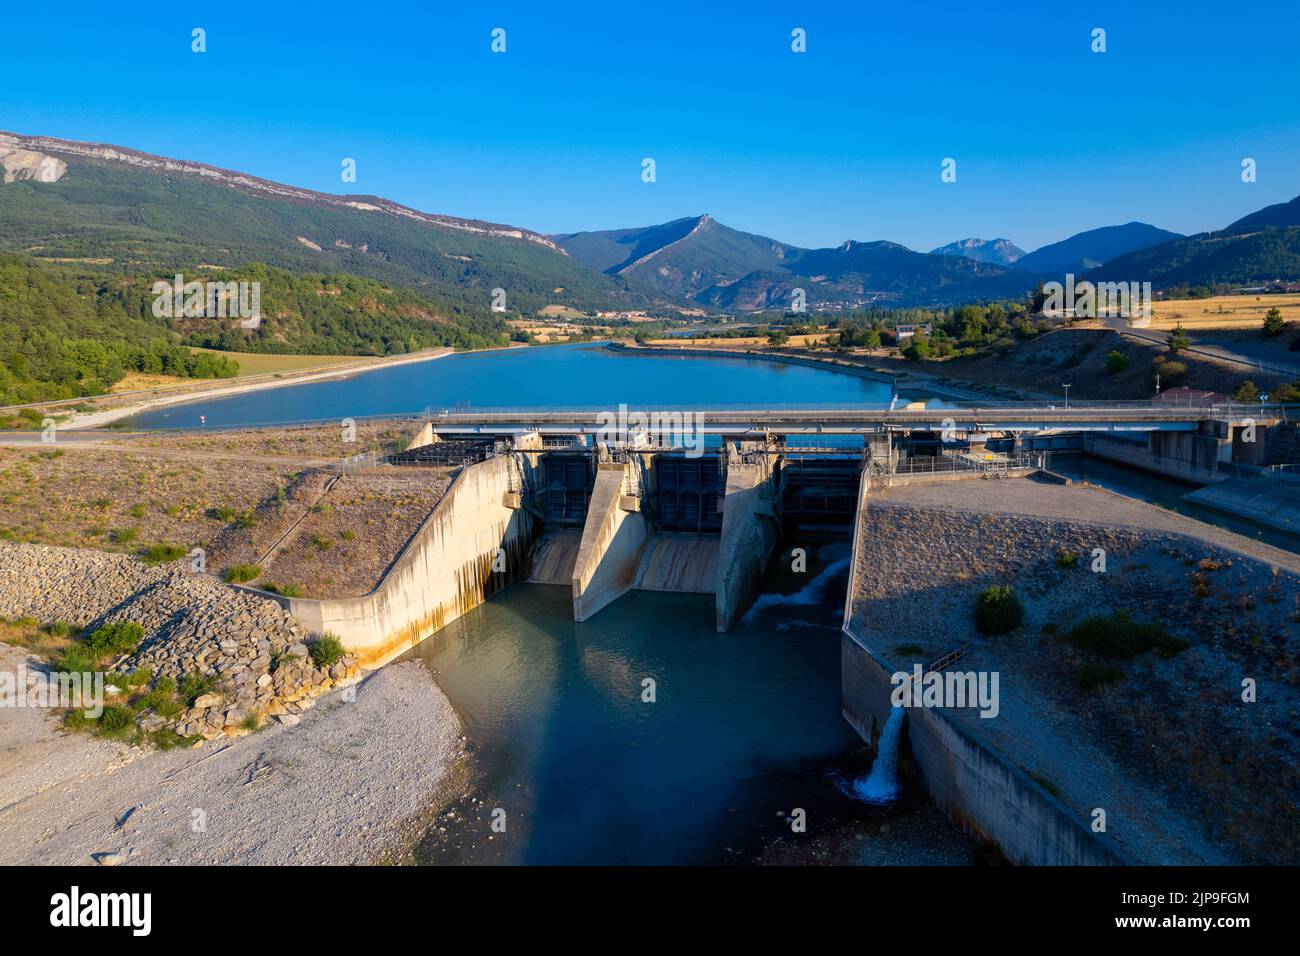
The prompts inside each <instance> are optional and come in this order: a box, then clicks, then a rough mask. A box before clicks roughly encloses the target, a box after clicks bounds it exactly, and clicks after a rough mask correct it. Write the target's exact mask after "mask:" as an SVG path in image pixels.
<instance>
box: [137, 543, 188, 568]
mask: <svg viewBox="0 0 1300 956" xmlns="http://www.w3.org/2000/svg"><path fill="white" fill-rule="evenodd" d="M183 557H185V549H184V548H182V547H181V546H180V545H179V544H151V545H149V547H147V548H145V549H144V550H143V551H141V552H140V560H141V561H143V562H144V563H145V564H165V563H166V562H168V561H179V560H180V559H181V558H183Z"/></svg>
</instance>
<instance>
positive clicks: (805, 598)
mask: <svg viewBox="0 0 1300 956" xmlns="http://www.w3.org/2000/svg"><path fill="white" fill-rule="evenodd" d="M848 570H849V559H848V558H841V559H840V560H839V561H834V562H832V563H831V564H828V565H827V566H826V568H825V570H823V571H822V572H821V573H820V574H818V575H817V576H816V577H815V578H813V579H812V580H811V581H809V582H808V583H807V584H806V585H805V586H804V587H802V588H800V589H799V590H798V591H795V592H794V593H793V594H763V595H760V596H759V598H758V600H756V601H755V602H754V603H753V605H752V606H751V607H750V609H749V610H748V611H746V612H745V616H744V618H743V620H744V621H745V622H746V623H752V622H753V621H755V620H756V619H757V618H758V616H759V615H760V614H762V613H763V611H765V610H767V609H768V608H773V607H812V606H816V605H820V604H827V603H828V597H829V592H830V590H831V585H832V584H834V583H835V582H836V579H837V578H841V577H843V576H844V575H845V574H847V573H848ZM834 609H835V608H834V607H832V610H834ZM786 624H787V626H799V625H804V626H808V625H810V624H811V622H806V621H792V622H786ZM778 627H780V625H778ZM783 629H784V628H783Z"/></svg>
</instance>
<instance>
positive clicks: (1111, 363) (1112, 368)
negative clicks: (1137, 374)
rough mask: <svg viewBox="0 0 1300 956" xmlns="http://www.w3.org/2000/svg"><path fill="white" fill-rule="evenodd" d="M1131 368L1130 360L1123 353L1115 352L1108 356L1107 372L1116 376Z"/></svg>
mask: <svg viewBox="0 0 1300 956" xmlns="http://www.w3.org/2000/svg"><path fill="white" fill-rule="evenodd" d="M1128 366H1129V358H1128V356H1127V355H1125V354H1124V353H1123V352H1119V351H1114V352H1111V353H1110V354H1109V355H1107V356H1106V371H1107V372H1109V373H1110V374H1111V375H1116V374H1118V373H1119V372H1122V371H1124V370H1125V369H1126V368H1128Z"/></svg>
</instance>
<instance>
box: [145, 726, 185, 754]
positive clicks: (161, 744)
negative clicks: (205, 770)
mask: <svg viewBox="0 0 1300 956" xmlns="http://www.w3.org/2000/svg"><path fill="white" fill-rule="evenodd" d="M149 742H150V743H151V744H153V745H154V746H155V747H157V748H158V749H159V750H171V749H172V748H173V747H179V746H180V745H181V744H182V743H183V741H182V740H181V738H180V737H178V736H177V735H176V731H174V730H172V729H171V728H170V727H159V728H158V729H157V730H155V731H153V732H152V733H150V734H149Z"/></svg>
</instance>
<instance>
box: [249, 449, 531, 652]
mask: <svg viewBox="0 0 1300 956" xmlns="http://www.w3.org/2000/svg"><path fill="white" fill-rule="evenodd" d="M523 467H526V464H525V462H524V460H523V457H522V456H510V455H503V456H501V457H499V458H493V459H490V460H488V461H485V462H480V463H479V464H476V465H470V466H468V467H466V468H464V469H463V470H462V471H461V472H460V474H459V475H457V477H456V479H455V481H453V482H452V484H451V487H450V488H449V489H448V491H447V494H446V495H445V496H444V497H443V499H442V500H441V501H440V502H438V505H437V507H435V508H434V510H433V512H432V514H430V515H429V517H428V518H427V519H426V520H425V522H424V524H423V525H422V526H421V527H420V530H419V531H417V532H416V533H415V535H414V537H412V539H411V540H410V542H408V543H407V545H406V547H405V548H404V549H403V551H402V553H401V554H400V555H399V556H398V558H397V560H396V562H394V564H393V567H392V568H391V569H390V570H389V571H388V573H387V574H386V575H384V578H383V580H382V581H380V582H379V584H378V586H376V588H375V589H374V590H373V591H371V592H370V593H369V594H366V595H364V596H362V597H356V598H333V599H327V600H314V599H310V598H286V597H283V596H281V595H273V594H267V593H266V592H263V591H258V592H257V593H258V594H260V595H263V596H265V597H269V598H271V599H273V600H276V601H278V602H279V603H280V604H281V605H282V606H284V607H286V608H287V609H288V610H289V611H290V613H292V614H293V615H294V617H296V618H297V619H298V620H299V621H301V622H302V623H303V624H304V625H306V626H307V627H308V628H310V629H311V630H313V631H316V632H324V631H331V632H333V633H334V634H337V635H338V636H339V638H340V639H341V640H342V641H343V646H344V647H346V648H347V649H348V650H349V651H351V652H353V653H355V654H356V655H357V656H358V658H359V660H360V663H361V666H363V667H368V668H373V667H379V666H382V665H383V664H386V663H387V662H388V661H390V660H392V659H393V658H395V657H397V656H398V655H399V654H401V653H402V652H403V651H405V650H406V649H407V648H409V647H412V646H414V645H415V644H418V643H419V642H420V641H422V640H424V639H425V638H426V637H428V636H429V635H430V634H432V633H434V632H435V631H437V630H438V629H440V628H442V627H445V626H446V625H447V624H449V623H451V622H452V621H454V620H456V618H458V617H460V616H461V615H462V614H464V613H465V612H466V611H469V610H471V609H473V608H475V607H477V606H478V605H479V604H482V603H483V601H484V600H485V599H486V598H488V597H490V596H491V595H493V594H495V593H496V592H497V591H499V590H500V589H501V588H503V587H505V586H506V585H507V584H509V583H510V582H512V581H516V580H520V579H521V578H522V577H523V572H524V570H525V567H526V563H527V558H528V549H529V547H530V545H531V544H532V538H533V534H534V532H535V522H534V519H533V517H532V516H531V515H530V514H529V513H528V512H527V511H524V510H523V509H521V508H512V507H509V506H508V505H507V504H506V501H507V494H508V493H509V492H510V491H511V488H512V486H514V487H515V488H517V487H519V482H520V476H519V469H521V468H523ZM499 551H504V559H505V569H504V570H503V571H498V570H494V569H493V565H494V563H496V561H497V557H498V552H499ZM248 590H254V589H251V588H250V589H248Z"/></svg>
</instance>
